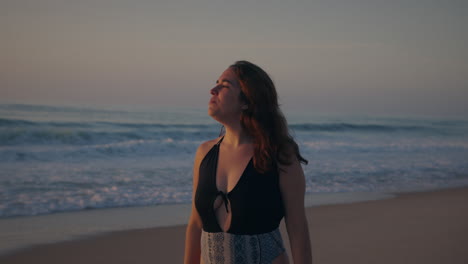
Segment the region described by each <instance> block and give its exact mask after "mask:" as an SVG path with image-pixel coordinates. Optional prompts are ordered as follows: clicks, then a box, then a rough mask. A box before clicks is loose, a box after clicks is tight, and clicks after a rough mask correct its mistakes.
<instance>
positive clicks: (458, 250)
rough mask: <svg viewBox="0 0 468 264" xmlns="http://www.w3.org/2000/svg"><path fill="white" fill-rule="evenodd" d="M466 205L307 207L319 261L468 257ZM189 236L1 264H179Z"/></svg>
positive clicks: (400, 198)
mask: <svg viewBox="0 0 468 264" xmlns="http://www.w3.org/2000/svg"><path fill="white" fill-rule="evenodd" d="M467 209H468V187H465V188H454V189H445V190H438V191H430V192H415V193H400V194H398V195H397V197H396V198H391V199H384V200H376V201H366V202H356V203H352V204H339V205H323V206H316V207H311V208H307V217H308V221H309V230H310V236H311V240H312V253H313V260H314V263H320V264H325V263H327V264H333V263H383V264H385V263H425V264H430V263H451V264H457V263H460V264H461V263H468V250H467V249H468V210H467ZM281 228H282V234H283V238H284V240H285V243H286V244H287V247H288V253H289V245H288V239H287V234H286V232H285V228H284V222H283V223H282V226H281ZM184 238H185V226H183V225H180V226H173V227H159V228H147V229H137V230H129V231H118V232H112V233H107V234H103V235H98V236H93V237H88V238H84V239H80V240H71V241H65V242H60V243H54V244H46V245H39V246H34V247H30V248H26V249H22V250H19V251H16V252H13V253H8V254H6V255H2V256H0V263H2V264H8V263H87V264H88V263H182V262H183V253H184ZM289 255H290V253H289ZM291 263H292V262H291Z"/></svg>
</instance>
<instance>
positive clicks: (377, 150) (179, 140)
mask: <svg viewBox="0 0 468 264" xmlns="http://www.w3.org/2000/svg"><path fill="white" fill-rule="evenodd" d="M285 115H286V117H287V120H288V123H289V128H290V132H291V135H293V137H294V138H295V140H296V142H297V143H298V144H299V147H300V150H301V153H302V155H303V156H304V157H305V158H306V159H307V160H308V161H309V164H308V165H303V169H304V174H305V178H306V191H307V193H308V194H315V193H349V192H381V193H382V192H403V191H423V190H429V189H440V188H449V187H457V186H466V185H468V120H459V119H448V118H444V119H442V118H415V117H412V118H403V117H382V116H370V115H367V116H338V115H317V114H314V113H308V112H296V113H294V112H285ZM220 129H221V125H220V124H219V123H217V122H216V121H214V120H213V119H212V118H211V117H209V116H208V115H207V109H206V108H200V109H194V108H175V107H174V108H167V107H166V108H157V107H155V108H153V109H145V110H142V109H140V108H138V107H134V108H132V107H106V108H105V107H78V106H57V105H30V104H0V218H4V219H6V218H11V217H15V218H17V217H25V216H34V215H48V214H53V213H58V212H75V211H87V210H91V209H104V208H122V207H141V206H153V205H174V204H182V205H184V204H189V203H190V202H191V197H192V169H193V159H194V155H195V151H196V149H197V147H198V145H199V144H200V143H202V142H203V141H206V140H209V139H214V138H216V137H218V135H219V132H220Z"/></svg>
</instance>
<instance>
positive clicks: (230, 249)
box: [201, 228, 285, 264]
mask: <svg viewBox="0 0 468 264" xmlns="http://www.w3.org/2000/svg"><path fill="white" fill-rule="evenodd" d="M284 251H285V248H284V246H283V240H282V238H281V233H280V231H279V229H278V228H277V229H275V230H273V231H271V232H269V233H263V234H258V235H235V234H230V233H225V232H217V233H210V232H205V231H202V235H201V257H202V260H203V263H204V264H244V263H245V264H253V263H255V264H257V263H258V264H271V262H272V261H273V260H274V259H275V258H276V257H277V256H279V255H280V254H281V253H283V252H284Z"/></svg>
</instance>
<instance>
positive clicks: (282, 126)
mask: <svg viewBox="0 0 468 264" xmlns="http://www.w3.org/2000/svg"><path fill="white" fill-rule="evenodd" d="M229 67H230V68H231V69H232V70H233V71H234V73H235V74H236V76H237V79H238V81H239V83H240V87H241V92H240V94H239V99H240V100H241V102H243V103H246V104H247V109H245V110H243V111H242V113H241V117H240V121H241V125H242V127H243V128H244V129H245V130H246V131H247V133H249V135H251V136H252V137H253V138H254V158H253V159H254V166H255V169H256V170H257V171H258V172H260V173H265V172H267V171H269V170H271V169H272V168H274V167H275V165H276V164H278V163H280V164H282V165H291V164H292V160H291V157H293V156H296V157H297V159H298V160H299V161H300V162H301V163H304V164H308V163H309V162H308V161H307V160H306V159H304V158H303V157H302V156H301V154H300V152H299V146H298V145H297V143H296V142H295V141H294V139H293V137H292V136H291V135H290V134H289V129H288V124H287V121H286V118H285V117H284V115H283V113H282V112H281V110H280V107H279V104H278V96H277V93H276V88H275V85H274V84H273V81H272V80H271V78H270V76H268V74H267V73H266V72H265V71H264V70H263V69H261V68H260V67H259V66H257V65H255V64H253V63H251V62H248V61H237V62H236V63H234V64H233V65H231V66H229ZM223 131H224V126H223V127H221V132H220V135H221V134H223ZM224 133H225V132H224ZM280 169H281V168H280ZM281 170H282V171H284V170H283V169H281Z"/></svg>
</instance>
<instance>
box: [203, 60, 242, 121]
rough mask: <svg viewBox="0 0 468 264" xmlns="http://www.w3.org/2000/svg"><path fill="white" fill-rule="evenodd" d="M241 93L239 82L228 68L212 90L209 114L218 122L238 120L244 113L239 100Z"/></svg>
mask: <svg viewBox="0 0 468 264" xmlns="http://www.w3.org/2000/svg"><path fill="white" fill-rule="evenodd" d="M240 92H241V88H240V84H239V81H238V80H237V77H236V75H235V73H234V72H233V71H232V69H231V68H227V69H226V70H225V71H224V72H223V73H222V74H221V76H219V78H218V80H216V86H215V87H213V88H212V89H211V90H210V94H211V99H210V102H209V104H208V114H209V115H210V116H212V117H213V118H215V119H216V120H218V121H222V120H226V119H231V118H237V119H238V117H239V116H240V113H241V112H242V105H243V104H242V103H241V102H240V99H239V94H240Z"/></svg>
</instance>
